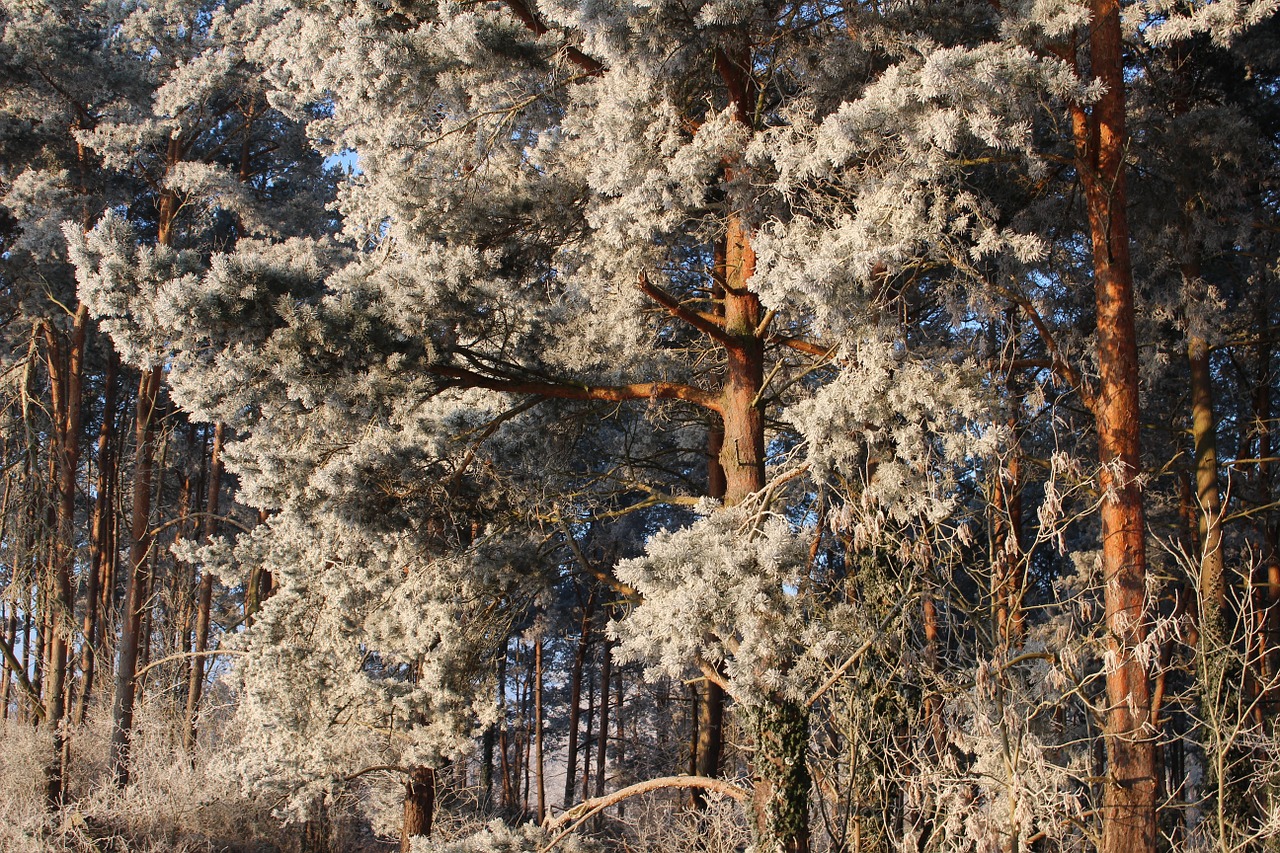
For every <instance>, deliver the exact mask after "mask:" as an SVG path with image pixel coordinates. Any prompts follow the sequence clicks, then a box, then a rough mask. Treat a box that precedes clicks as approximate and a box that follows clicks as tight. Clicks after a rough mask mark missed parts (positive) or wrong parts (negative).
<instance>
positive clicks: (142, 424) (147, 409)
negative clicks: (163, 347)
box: [110, 368, 161, 788]
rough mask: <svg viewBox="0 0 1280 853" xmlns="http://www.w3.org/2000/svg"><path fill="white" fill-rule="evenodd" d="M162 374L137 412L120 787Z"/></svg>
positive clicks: (118, 706) (143, 385) (120, 692)
mask: <svg viewBox="0 0 1280 853" xmlns="http://www.w3.org/2000/svg"><path fill="white" fill-rule="evenodd" d="M160 377H161V372H160V370H158V369H155V368H149V369H146V370H143V371H142V375H141V377H140V379H139V381H138V401H137V410H136V425H135V430H136V436H137V445H136V447H137V450H136V458H135V460H134V474H133V515H132V523H131V526H130V527H131V539H130V543H129V565H130V569H131V572H132V573H131V576H130V579H129V591H128V595H127V597H126V599H125V611H124V618H123V619H122V620H121V629H120V653H119V663H118V669H117V671H116V685H115V688H116V689H115V699H114V703H113V706H112V713H111V761H110V763H111V774H112V778H113V779H114V781H115V784H116V785H117V787H121V788H123V787H124V786H125V785H127V784H129V743H130V739H131V738H132V736H133V708H134V700H135V698H136V696H137V686H138V685H137V677H136V676H137V671H138V651H139V648H140V647H141V642H140V641H141V638H142V623H143V616H144V614H145V612H146V610H147V590H148V589H149V587H150V583H149V580H150V579H149V578H148V577H147V574H148V572H147V562H148V557H149V556H150V551H151V529H150V521H151V477H152V468H153V463H154V455H155V417H154V416H155V413H156V412H155V409H156V400H157V397H158V396H159V392H160Z"/></svg>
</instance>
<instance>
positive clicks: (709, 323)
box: [636, 272, 733, 344]
mask: <svg viewBox="0 0 1280 853" xmlns="http://www.w3.org/2000/svg"><path fill="white" fill-rule="evenodd" d="M636 286H637V287H639V288H640V290H641V291H642V292H643V293H644V295H645V296H648V297H649V298H650V299H652V300H653V301H654V302H656V303H658V304H659V305H661V306H662V307H663V308H665V309H667V313H668V314H670V315H671V316H672V317H675V318H676V319H678V320H683V321H684V322H686V323H688V324H689V325H690V326H693V327H694V328H695V329H697V330H698V331H699V332H702V334H704V335H706V336H707V337H709V338H711V339H713V340H716V341H719V342H720V343H722V344H729V343H732V342H733V341H732V339H731V338H730V336H729V333H728V332H726V331H725V330H724V327H723V326H721V325H720V324H719V323H717V322H715V321H714V320H712V319H710V318H708V317H703V316H702V315H701V314H698V313H697V312H696V311H690V310H689V309H688V308H686V307H684V306H683V305H681V304H680V301H679V300H678V299H676V298H675V297H674V296H672V295H671V294H670V293H667V292H666V291H665V290H663V289H662V288H660V287H656V286H655V285H653V284H651V283H650V281H649V274H648V273H644V272H642V273H640V280H639V281H638V282H637V283H636Z"/></svg>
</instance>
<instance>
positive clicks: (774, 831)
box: [752, 701, 809, 853]
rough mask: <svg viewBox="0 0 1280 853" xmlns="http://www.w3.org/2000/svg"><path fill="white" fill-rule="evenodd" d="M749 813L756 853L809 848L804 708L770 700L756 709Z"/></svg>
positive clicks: (806, 712)
mask: <svg viewBox="0 0 1280 853" xmlns="http://www.w3.org/2000/svg"><path fill="white" fill-rule="evenodd" d="M755 718H756V720H755V722H756V727H755V728H756V755H755V758H754V759H753V760H752V782H753V784H754V795H753V798H752V807H753V808H752V811H753V817H754V830H755V838H756V844H757V848H756V849H757V850H759V851H760V853H807V851H808V849H809V767H808V764H807V762H806V753H807V752H808V744H809V709H808V708H806V707H805V706H804V705H802V704H800V703H797V702H786V701H779V702H770V703H766V704H764V705H761V707H760V708H759V709H757V710H756V711H755Z"/></svg>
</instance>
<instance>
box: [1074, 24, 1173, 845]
mask: <svg viewBox="0 0 1280 853" xmlns="http://www.w3.org/2000/svg"><path fill="white" fill-rule="evenodd" d="M1090 8H1091V11H1092V13H1093V20H1092V26H1091V30H1090V37H1089V51H1090V69H1091V71H1092V73H1093V75H1094V76H1095V77H1097V78H1098V80H1099V81H1100V82H1101V83H1102V84H1103V86H1104V87H1105V92H1104V94H1103V95H1102V96H1101V97H1100V98H1099V99H1098V100H1097V101H1096V102H1095V103H1094V104H1093V106H1092V107H1091V109H1090V110H1089V111H1088V112H1086V110H1085V109H1084V107H1083V106H1082V105H1078V104H1077V105H1075V106H1074V107H1073V109H1072V125H1073V131H1074V137H1075V145H1076V164H1077V169H1078V171H1079V175H1080V180H1081V183H1082V185H1083V187H1084V195H1085V203H1086V209H1087V213H1088V220H1089V231H1090V239H1091V243H1092V250H1093V273H1094V295H1095V306H1096V314H1097V337H1098V343H1097V358H1098V394H1097V396H1096V399H1095V402H1094V417H1095V420H1096V423H1097V432H1098V452H1099V456H1100V461H1101V462H1102V469H1101V473H1100V474H1099V486H1100V488H1101V491H1102V494H1103V495H1104V498H1103V501H1102V512H1101V515H1102V572H1103V583H1104V591H1103V602H1104V609H1105V620H1106V626H1107V658H1108V660H1109V663H1108V666H1107V672H1106V694H1107V705H1108V707H1107V711H1106V719H1105V723H1104V732H1103V734H1104V739H1105V743H1106V751H1107V762H1108V768H1107V779H1106V782H1105V790H1104V793H1103V804H1102V845H1101V850H1102V851H1103V853H1139V852H1140V851H1142V852H1143V853H1146V851H1154V850H1155V845H1156V787H1157V786H1156V773H1155V739H1154V732H1152V731H1151V722H1152V721H1151V689H1150V683H1149V680H1148V677H1147V673H1146V671H1145V669H1144V668H1143V666H1142V664H1141V663H1140V662H1139V661H1138V659H1137V657H1136V656H1135V654H1134V649H1135V648H1136V647H1137V646H1138V644H1139V643H1141V642H1142V640H1143V639H1144V637H1145V636H1146V624H1145V620H1144V615H1143V610H1144V603H1145V597H1146V596H1145V593H1146V573H1147V556H1146V544H1145V541H1144V532H1145V519H1144V510H1143V501H1142V493H1141V488H1140V484H1139V481H1138V476H1139V474H1140V471H1141V467H1140V466H1141V459H1140V447H1139V438H1138V436H1139V426H1140V419H1139V414H1140V407H1139V399H1138V387H1139V376H1138V350H1137V335H1136V332H1135V328H1134V301H1133V270H1132V264H1131V261H1130V257H1129V224H1128V216H1127V212H1126V209H1125V206H1126V199H1127V196H1126V191H1125V169H1124V154H1125V145H1126V137H1125V80H1124V64H1123V45H1122V43H1121V38H1122V37H1121V29H1120V5H1119V2H1118V0H1092V2H1091V3H1090Z"/></svg>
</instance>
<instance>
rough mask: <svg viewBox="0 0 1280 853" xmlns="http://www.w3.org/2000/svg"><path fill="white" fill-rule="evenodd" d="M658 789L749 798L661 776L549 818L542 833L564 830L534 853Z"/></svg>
mask: <svg viewBox="0 0 1280 853" xmlns="http://www.w3.org/2000/svg"><path fill="white" fill-rule="evenodd" d="M662 788H702V789H703V790H706V791H711V792H712V793H715V794H723V795H724V796H726V797H732V798H733V799H735V800H737V801H738V802H743V801H745V800H747V799H749V798H750V797H751V792H750V791H748V790H746V789H745V788H741V787H739V786H737V785H735V784H733V783H732V782H726V781H725V780H723V779H712V778H711V777H709V776H663V777H662V778H660V779H649V780H647V781H645V782H637V783H636V784H634V785H628V786H627V787H625V788H623V789H621V790H619V791H614V792H613V793H612V794H607V795H605V796H603V797H593V798H592V799H590V800H585V801H584V802H581V803H578V804H577V805H576V806H574V807H573V808H571V809H569V810H568V811H566V812H565V813H564V814H562V815H560V816H559V817H556V818H552V817H551V816H550V815H548V816H547V819H546V820H544V821H543V822H542V827H543V829H545V830H547V832H555V831H556V830H558V829H561V827H564V826H565V824H570V825H569V826H568V827H566V828H564V829H563V830H561V831H560V833H559V834H558V835H556V837H555V838H552V839H551V840H550V841H549V842H547V844H546V846H544V847H543V848H542V849H541V850H539V851H538V853H547V851H549V850H550V849H551V848H553V847H555V846H556V845H557V844H559V843H560V842H561V841H562V840H564V838H565V837H566V836H568V835H569V833H571V832H573V831H574V830H575V829H577V828H578V827H580V826H582V824H583V823H585V822H586V821H587V820H589V819H590V818H592V817H594V816H595V815H597V814H599V813H600V812H602V811H604V810H605V809H607V808H609V806H612V805H615V804H617V803H620V802H622V801H623V800H626V799H630V798H631V797H634V796H636V795H637V794H646V793H648V792H650V791H657V790H660V789H662Z"/></svg>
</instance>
